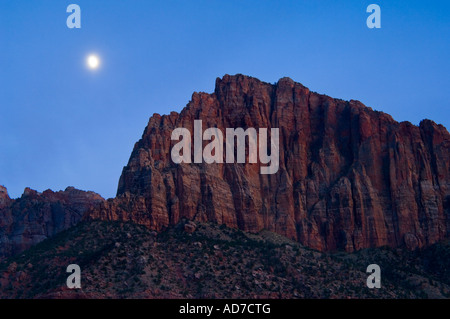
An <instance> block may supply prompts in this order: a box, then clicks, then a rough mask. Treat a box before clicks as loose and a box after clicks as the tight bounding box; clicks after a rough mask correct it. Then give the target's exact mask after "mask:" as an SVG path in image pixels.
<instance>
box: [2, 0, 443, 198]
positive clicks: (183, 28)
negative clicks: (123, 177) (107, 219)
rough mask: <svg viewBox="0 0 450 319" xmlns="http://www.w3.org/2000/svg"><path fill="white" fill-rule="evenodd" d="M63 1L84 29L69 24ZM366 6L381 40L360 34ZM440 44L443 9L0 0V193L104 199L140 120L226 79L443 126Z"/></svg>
mask: <svg viewBox="0 0 450 319" xmlns="http://www.w3.org/2000/svg"><path fill="white" fill-rule="evenodd" d="M71 3H76V4H78V5H79V6H80V7H81V26H82V27H81V29H68V28H67V26H66V19H67V16H68V15H69V14H68V13H66V8H67V6H68V5H69V4H71ZM371 3H376V4H378V5H379V6H380V7H381V29H369V28H367V26H366V19H367V17H368V15H369V14H368V13H366V7H367V6H368V5H369V4H371ZM449 39H450V1H386V0H383V1H379V0H371V1H353V0H348V1H331V0H327V1H310V0H304V1H303V0H295V1H283V0H277V1H275V0H273V1H266V0H258V1H250V0H239V1H235V0H228V1H219V0H204V1H196V0H190V1H170V0H166V1H149V0H145V1H144V0H142V1H139V0H133V1H123V0H120V1H115V0H107V1H106V0H105V1H98V0H95V1H94V0H71V1H62V0H58V1H55V0H28V1H26V0H2V1H0V184H3V185H5V186H6V187H7V188H8V191H9V193H10V195H11V196H12V197H19V196H20V195H21V194H22V192H23V189H24V188H25V187H27V186H29V187H31V188H34V189H37V190H38V191H44V190H46V189H48V188H51V189H53V190H60V189H65V188H66V187H67V186H75V187H77V188H80V189H84V190H93V191H96V192H98V193H100V194H101V195H102V196H104V197H114V196H115V192H116V189H117V183H118V180H119V176H120V173H121V170H122V167H123V166H124V165H126V163H127V161H128V158H129V156H130V154H131V151H132V148H133V145H134V143H135V142H136V141H137V140H138V139H139V138H140V137H141V135H142V132H143V130H144V128H145V126H146V124H147V122H148V119H149V117H150V116H151V115H152V114H153V113H160V114H167V113H169V112H170V111H172V110H173V111H180V110H181V109H182V108H183V107H184V106H185V105H186V103H187V102H188V101H189V99H190V97H191V95H192V92H194V91H205V92H212V91H213V89H214V82H215V79H216V77H222V76H223V75H224V74H236V73H242V74H246V75H251V76H254V77H257V78H259V79H261V80H263V81H266V82H272V83H273V82H276V81H277V80H278V79H279V78H281V77H284V76H289V77H291V78H292V79H294V80H295V81H297V82H300V83H302V84H303V85H305V86H307V87H309V88H310V89H311V90H313V91H316V92H319V93H324V94H327V95H330V96H332V97H336V98H342V99H346V100H349V99H357V100H360V101H361V102H363V103H364V104H366V105H368V106H371V107H372V108H374V109H376V110H381V111H384V112H387V113H389V114H391V115H392V116H393V117H394V119H396V120H397V121H405V120H406V121H410V122H412V123H413V124H416V125H417V124H418V123H419V122H420V120H421V119H424V118H430V119H432V120H434V121H435V122H437V123H441V124H443V125H445V126H446V127H447V128H448V127H450V89H449V87H450V81H449V74H450V67H449V61H450V53H449V52H450V41H449ZM91 52H95V53H97V54H98V55H99V56H100V58H101V60H102V65H101V68H100V69H98V70H96V71H95V72H92V71H91V70H88V69H87V68H86V66H85V59H86V57H87V55H88V54H89V53H91Z"/></svg>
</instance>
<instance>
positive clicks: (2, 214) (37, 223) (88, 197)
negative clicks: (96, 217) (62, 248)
mask: <svg viewBox="0 0 450 319" xmlns="http://www.w3.org/2000/svg"><path fill="white" fill-rule="evenodd" d="M103 201H104V199H103V198H102V197H101V196H100V195H98V194H96V193H93V192H84V191H81V190H78V189H75V188H73V187H68V188H66V190H65V191H60V192H53V191H51V190H47V191H45V192H43V193H38V192H36V191H34V190H32V189H29V188H26V189H25V191H24V193H23V195H22V197H21V198H18V199H16V200H12V199H10V198H9V196H8V193H7V191H6V188H4V187H3V186H0V258H2V257H8V256H11V255H14V254H17V253H19V252H21V251H23V250H25V249H28V248H30V247H31V246H32V245H35V244H37V243H38V242H40V241H42V240H44V239H46V238H48V237H51V236H53V235H55V234H57V233H58V232H60V231H62V230H64V229H67V228H69V227H71V226H73V225H75V224H76V223H78V222H79V221H80V220H81V218H82V216H83V214H84V213H85V212H86V211H87V210H89V209H91V208H92V207H94V206H95V205H98V204H99V203H101V202H103Z"/></svg>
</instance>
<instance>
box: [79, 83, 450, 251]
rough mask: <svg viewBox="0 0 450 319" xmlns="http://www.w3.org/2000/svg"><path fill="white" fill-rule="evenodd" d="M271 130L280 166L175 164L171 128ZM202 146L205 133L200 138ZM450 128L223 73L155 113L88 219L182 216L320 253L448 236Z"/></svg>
mask: <svg viewBox="0 0 450 319" xmlns="http://www.w3.org/2000/svg"><path fill="white" fill-rule="evenodd" d="M197 119H201V120H202V121H203V130H205V129H206V128H209V127H217V128H219V129H221V130H222V132H225V128H238V127H242V128H244V129H246V128H249V127H253V128H255V129H257V130H258V129H259V128H268V129H270V128H279V130H280V136H279V148H280V166H279V170H278V172H277V173H276V174H273V175H261V174H260V170H259V167H260V165H261V164H259V163H257V164H249V163H248V162H247V163H244V164H226V163H224V164H216V163H214V164H206V163H200V164H194V163H192V164H186V163H182V164H175V163H174V162H173V161H172V160H171V156H170V154H171V148H172V146H173V145H174V144H175V143H177V142H178V141H171V133H172V131H173V130H174V129H175V128H179V127H183V128H187V129H189V131H190V132H191V136H193V124H194V120H197ZM206 144H207V143H206V142H204V143H203V145H204V146H205V145H206ZM449 170H450V135H449V133H448V131H447V130H446V129H445V128H444V127H443V126H442V125H437V124H435V123H434V122H432V121H430V120H423V121H422V122H421V123H420V125H419V126H415V125H412V124H411V123H409V122H401V123H398V122H396V121H394V120H393V119H392V117H391V116H389V115H388V114H385V113H383V112H378V111H374V110H372V109H371V108H369V107H366V106H364V105H363V104H362V103H360V102H359V101H354V100H351V101H344V100H340V99H333V98H331V97H329V96H326V95H321V94H317V93H314V92H311V91H310V90H309V89H308V88H306V87H304V86H303V85H301V84H299V83H295V82H294V81H293V80H291V79H289V78H282V79H280V80H279V81H278V83H276V84H269V83H264V82H261V81H259V80H257V79H255V78H251V77H247V76H243V75H235V76H229V75H226V76H224V77H223V78H222V79H219V78H218V79H217V80H216V87H215V91H214V93H212V94H207V93H194V94H193V95H192V99H191V101H190V102H189V103H188V104H187V106H186V107H185V108H184V109H183V110H182V111H181V113H179V114H178V113H176V112H171V113H170V114H169V115H163V116H160V115H158V114H154V115H153V116H152V117H151V118H150V120H149V123H148V125H147V127H146V128H145V131H144V133H143V136H142V138H141V139H140V140H139V141H138V142H137V143H136V144H135V147H134V150H133V152H132V154H131V157H130V160H129V162H128V165H127V166H126V167H124V169H123V172H122V176H121V177H120V181H119V186H118V192H117V197H116V198H115V199H111V200H108V201H106V202H104V203H102V204H101V205H100V207H99V208H96V209H93V210H92V211H90V212H89V213H88V214H87V216H86V217H87V218H94V219H105V220H129V221H134V222H137V223H139V224H143V225H146V226H148V227H149V228H151V229H154V230H157V231H159V230H161V229H164V228H165V227H166V226H168V225H173V224H176V223H177V222H178V221H180V219H182V218H186V219H189V220H198V221H212V222H216V223H219V224H225V225H227V226H231V227H235V228H239V229H241V230H244V231H249V232H258V231H260V230H262V229H267V230H270V231H274V232H276V233H279V234H282V235H285V236H287V237H289V238H292V239H295V240H297V241H299V242H300V243H302V244H304V245H306V246H309V247H312V248H315V249H318V250H322V251H328V250H336V249H343V250H347V251H353V250H357V249H361V248H365V247H376V246H384V245H389V246H406V247H408V248H410V249H412V248H415V247H422V246H426V245H430V244H432V243H434V242H437V241H439V240H442V239H444V238H448V237H449V233H450V173H449Z"/></svg>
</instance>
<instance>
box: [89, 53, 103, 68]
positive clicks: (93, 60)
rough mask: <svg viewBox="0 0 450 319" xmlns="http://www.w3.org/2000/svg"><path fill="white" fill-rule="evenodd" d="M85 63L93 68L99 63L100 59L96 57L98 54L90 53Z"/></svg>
mask: <svg viewBox="0 0 450 319" xmlns="http://www.w3.org/2000/svg"><path fill="white" fill-rule="evenodd" d="M87 65H88V67H89V68H90V69H92V70H95V69H97V68H98V66H99V65H100V59H99V58H98V56H96V55H94V54H91V55H90V56H88V58H87Z"/></svg>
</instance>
